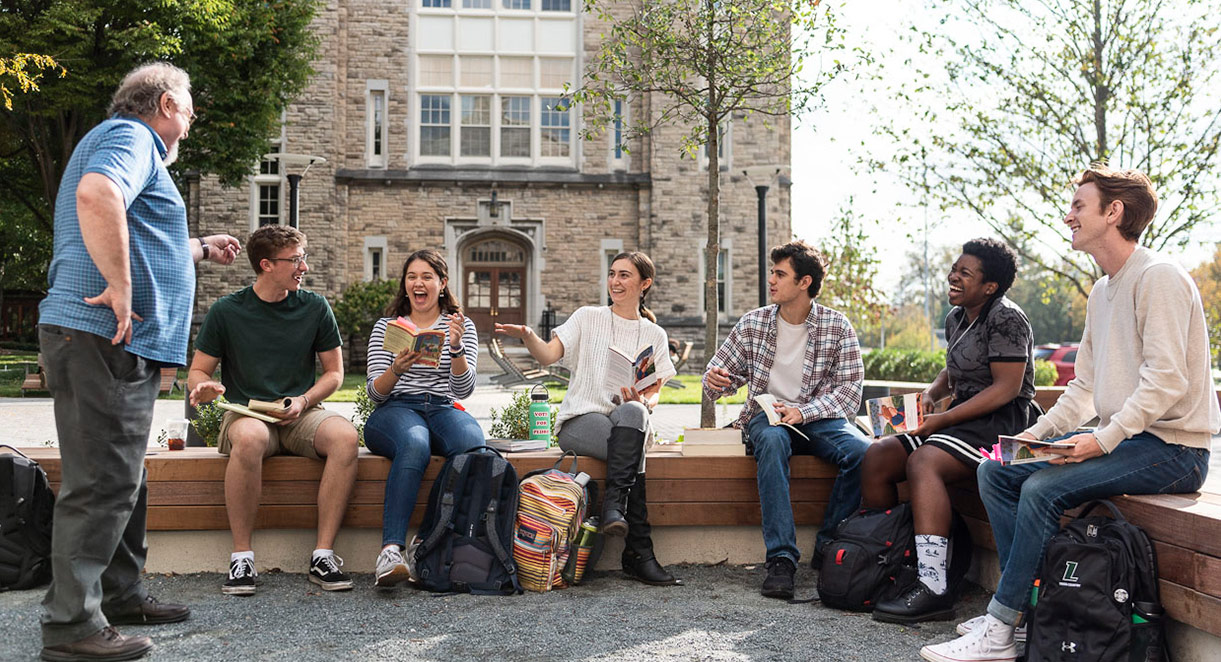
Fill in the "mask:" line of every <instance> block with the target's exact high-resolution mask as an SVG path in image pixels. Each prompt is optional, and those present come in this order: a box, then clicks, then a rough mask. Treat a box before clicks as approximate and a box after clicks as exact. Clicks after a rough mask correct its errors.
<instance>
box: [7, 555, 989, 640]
mask: <svg viewBox="0 0 1221 662" xmlns="http://www.w3.org/2000/svg"><path fill="white" fill-rule="evenodd" d="M671 570H672V571H674V572H676V573H677V574H678V575H680V576H681V577H683V578H684V579H685V581H686V582H687V585H686V586H681V587H667V588H655V587H648V586H644V585H643V584H638V583H636V582H631V581H627V580H624V579H622V578H621V576H620V575H619V573H617V572H603V573H597V574H596V575H595V576H594V578H593V580H592V581H590V582H589V583H587V584H586V585H583V586H580V587H577V588H573V589H568V590H564V591H555V592H552V593H548V594H541V593H527V594H525V595H522V596H515V597H486V596H471V595H445V596H436V595H432V594H428V593H423V592H420V591H416V590H413V589H411V588H400V589H397V590H396V591H393V592H379V591H376V590H374V589H373V588H372V578H371V577H370V576H369V575H357V576H356V581H357V587H356V589H355V590H353V591H351V592H347V593H326V592H324V591H321V590H318V589H317V587H316V586H314V585H313V584H310V583H308V582H307V581H306V579H305V576H304V575H300V574H288V573H280V572H270V573H264V574H263V575H261V576H260V579H261V581H262V585H261V586H260V587H259V592H258V594H257V595H255V596H253V597H249V598H244V597H233V596H224V595H222V594H221V592H220V585H221V583H222V582H223V581H224V580H223V578H222V577H221V576H220V575H216V574H197V575H179V576H150V577H149V578H148V586H149V589H150V590H151V592H152V593H153V594H154V595H157V596H158V597H161V598H163V599H165V600H167V601H181V602H185V603H187V604H189V605H191V607H192V610H193V613H192V616H191V618H190V619H189V620H187V621H185V622H183V623H175V624H171V625H161V626H143V627H135V626H126V627H124V628H122V630H123V631H124V632H126V633H129V634H135V633H139V634H147V635H150V636H152V637H153V638H154V640H155V641H156V644H157V647H156V649H155V650H154V651H153V653H152V654H151V655H150V656H148V658H146V659H149V660H202V661H210V662H211V661H220V660H265V661H281V660H282V661H284V662H306V661H309V660H476V659H481V660H573V659H582V660H585V659H590V660H628V661H630V660H675V661H677V660H715V661H730V660H793V659H802V660H828V661H832V660H834V661H850V660H860V661H874V660H878V661H881V660H916V659H918V652H917V651H918V650H919V647H920V646H922V645H924V644H926V643H929V642H939V641H945V640H947V639H949V638H951V636H952V633H953V628H954V621H947V622H941V623H931V624H926V625H924V626H921V627H903V626H896V625H887V624H883V623H876V622H874V621H872V620H870V619H869V616H868V615H867V614H854V613H848V612H841V611H836V610H833V609H828V608H826V607H823V606H821V605H818V604H786V603H784V602H781V601H778V600H772V599H768V598H764V597H762V596H760V595H759V593H758V587H759V584H760V583H761V582H762V581H763V577H764V574H765V573H764V569H763V567H762V566H677V567H674V568H671ZM814 576H815V573H814V572H813V571H812V570H810V569H809V568H808V567H807V568H802V569H800V570H799V571H798V576H797V586H798V589H797V593H798V597H808V596H809V595H812V594H813V593H814V583H815V582H814ZM968 591H969V592H968V594H967V595H966V597H965V598H964V599H963V601H962V602H961V603H960V605H959V615H960V616H961V617H962V618H964V619H965V618H968V617H971V616H975V615H977V614H979V613H982V611H983V608H984V607H985V606H986V604H987V594H986V593H984V592H983V591H981V590H980V589H978V588H976V587H973V586H972V587H970V588H969V589H968ZM42 595H43V592H42V590H32V591H20V592H10V593H0V623H5V624H6V627H3V628H0V659H2V660H4V661H5V662H9V661H24V660H35V659H36V658H37V655H38V651H39V648H40V646H41V640H40V637H39V629H38V614H39V602H40V601H41V599H42Z"/></svg>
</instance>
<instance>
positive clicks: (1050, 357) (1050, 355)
mask: <svg viewBox="0 0 1221 662" xmlns="http://www.w3.org/2000/svg"><path fill="white" fill-rule="evenodd" d="M1080 346H1081V344H1080V343H1075V342H1066V343H1050V344H1047V345H1039V346H1038V347H1035V348H1034V358H1035V360H1036V361H1037V360H1040V359H1042V360H1044V361H1051V363H1052V365H1054V366H1056V386H1064V385H1065V384H1067V383H1069V381H1071V380H1072V378H1073V377H1076V376H1077V371H1076V368H1075V366H1076V363H1077V348H1078V347H1080Z"/></svg>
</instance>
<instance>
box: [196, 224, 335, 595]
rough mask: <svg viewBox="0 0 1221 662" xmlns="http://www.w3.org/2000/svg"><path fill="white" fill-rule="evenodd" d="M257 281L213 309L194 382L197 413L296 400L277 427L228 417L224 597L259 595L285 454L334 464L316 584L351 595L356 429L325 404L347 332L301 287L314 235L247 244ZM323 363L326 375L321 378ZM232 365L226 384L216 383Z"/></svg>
mask: <svg viewBox="0 0 1221 662" xmlns="http://www.w3.org/2000/svg"><path fill="white" fill-rule="evenodd" d="M246 251H247V253H248V254H249V256H250V264H251V266H253V267H254V272H255V274H256V277H255V281H254V284H253V285H251V286H249V287H246V288H244V289H241V290H238V291H237V292H234V293H233V294H230V295H228V296H225V297H222V298H221V299H219V300H218V301H217V302H216V303H215V304H213V305H212V308H211V309H210V310H209V311H208V315H207V317H205V318H204V321H203V325H202V326H201V327H200V328H199V335H198V336H197V337H196V338H195V357H194V359H193V360H192V362H191V371H190V374H189V375H188V377H187V382H188V388H189V389H190V400H191V404H192V405H198V404H200V403H204V402H211V401H212V400H214V399H216V397H217V396H218V395H221V394H222V393H223V394H225V396H226V399H227V400H229V401H230V402H233V403H236V404H241V405H245V404H247V402H248V401H249V400H251V399H255V400H268V401H277V400H280V401H282V400H285V399H287V400H288V402H289V406H288V407H287V410H286V411H283V412H270V414H269V415H271V416H274V417H275V418H279V419H280V420H279V421H278V422H276V423H274V424H272V423H265V422H263V421H261V420H258V419H256V418H251V417H248V416H243V415H241V414H237V413H235V412H232V411H227V412H225V415H224V418H223V419H222V421H221V427H220V435H219V443H218V445H219V446H220V452H221V454H223V455H228V456H229V464H228V467H227V468H226V470H225V508H226V510H227V511H228V513H229V529H230V531H231V532H232V534H233V554H232V556H231V557H230V561H229V579H228V581H226V582H225V585H224V587H223V588H222V591H223V592H224V593H226V594H230V595H252V594H253V593H254V588H255V576H256V573H255V566H254V552H253V551H252V547H251V536H252V533H253V531H254V522H255V517H256V515H257V514H258V509H259V497H260V495H261V493H262V487H263V458H266V457H270V456H272V455H277V454H289V455H300V456H304V457H312V458H314V459H320V460H322V461H323V462H325V466H324V468H323V470H322V480H321V481H320V483H319V485H318V542H317V549H315V550H314V553H313V555H312V556H311V558H310V567H309V579H310V581H311V582H313V583H315V584H318V585H319V586H321V587H322V588H323V589H326V590H328V591H341V590H347V589H350V588H352V580H351V579H350V578H349V577H348V576H347V575H346V574H344V573H343V571H342V570H341V569H340V566H342V565H343V560H342V559H340V558H338V557H336V556H335V552H334V551H333V547H334V542H335V536H336V535H337V534H338V532H339V525H340V523H341V522H342V521H343V513H344V510H345V509H346V508H347V503H348V496H349V495H350V494H351V492H352V486H353V484H354V483H355V480H356V451H357V443H356V439H357V437H356V429H355V428H354V427H352V424H351V423H350V422H349V421H348V420H347V419H346V418H344V417H343V416H342V415H340V414H338V413H336V412H332V411H327V410H325V409H323V408H322V407H321V406H320V405H321V402H322V401H323V400H325V399H326V398H327V397H329V396H330V395H331V394H332V393H334V392H335V391H336V390H337V389H338V388H339V386H340V384H342V383H343V359H342V356H341V353H340V338H339V327H338V326H337V325H336V323H335V315H334V314H333V313H332V312H331V307H330V305H329V304H327V301H326V299H325V298H323V297H322V296H320V295H318V294H315V293H313V292H310V291H308V290H303V289H301V279H302V277H303V276H304V275H305V272H307V271H309V266H308V265H307V264H306V253H305V235H304V234H302V233H301V232H300V231H299V230H297V229H296V228H293V227H289V226H283V225H267V226H264V227H261V228H259V229H258V230H256V231H255V232H254V233H253V234H251V235H250V239H249V240H248V242H247V245H246ZM315 356H316V357H317V361H318V362H319V363H321V364H322V375H321V376H320V377H317V378H316V379H315ZM218 364H223V366H224V367H223V370H222V371H221V381H220V382H217V381H215V379H214V378H213V374H214V373H215V371H216V367H217V365H218Z"/></svg>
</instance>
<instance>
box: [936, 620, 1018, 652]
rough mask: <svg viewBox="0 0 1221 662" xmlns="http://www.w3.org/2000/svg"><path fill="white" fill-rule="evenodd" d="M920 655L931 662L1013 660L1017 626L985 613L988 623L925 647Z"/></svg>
mask: <svg viewBox="0 0 1221 662" xmlns="http://www.w3.org/2000/svg"><path fill="white" fill-rule="evenodd" d="M920 657H921V658H923V659H925V660H929V662H1013V661H1014V660H1015V659H1017V645H1016V644H1015V643H1014V641H1013V626H1010V625H1005V624H1004V623H1001V622H1000V621H998V620H996V619H995V618H993V617H990V616H984V622H983V623H981V624H980V625H979V626H977V627H974V628H972V629H971V631H970V632H968V633H967V634H965V635H963V636H961V637H959V638H957V639H955V640H953V641H947V642H945V643H944V644H936V645H933V646H925V647H924V648H921V649H920Z"/></svg>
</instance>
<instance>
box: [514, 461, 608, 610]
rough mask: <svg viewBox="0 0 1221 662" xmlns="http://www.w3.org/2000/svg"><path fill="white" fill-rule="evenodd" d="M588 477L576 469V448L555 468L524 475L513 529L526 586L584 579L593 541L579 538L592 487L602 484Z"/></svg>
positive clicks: (542, 586)
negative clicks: (581, 541)
mask: <svg viewBox="0 0 1221 662" xmlns="http://www.w3.org/2000/svg"><path fill="white" fill-rule="evenodd" d="M569 455H571V456H572V465H571V467H570V468H569V470H568V471H564V470H563V469H561V468H560V465H561V464H563V462H564V458H566V457H568V456H569ZM578 476H581V478H580V479H578ZM588 479H589V476H587V475H584V474H579V473H578V472H577V455H576V453H574V452H572V451H568V452H566V453H564V455H563V456H561V457H560V459H559V460H557V461H556V463H555V466H553V467H551V468H550V469H540V470H538V471H532V472H530V473H528V474H526V475H525V477H524V478H522V480H521V483H520V485H519V486H518V499H517V526H516V529H515V530H514V535H513V560H514V561H515V562H516V564H517V578H518V581H519V582H520V583H521V586H522V588H525V589H529V590H531V591H550V590H551V589H553V588H567V587H568V586H571V585H573V584H578V583H580V581H581V578H582V576H583V575H584V571H585V567H586V564H587V563H588V562H589V556H590V553H591V552H592V546H584V547H581V546H579V545H578V544H577V543H578V538H579V536H580V532H581V523H582V522H583V521H585V513H586V511H587V510H588V509H589V508H590V507H591V506H592V505H593V504H592V501H593V498H594V497H595V496H596V495H595V494H594V493H593V492H592V491H591V488H592V489H593V490H596V489H597V488H596V484H595V483H590V482H588ZM582 483H584V484H582Z"/></svg>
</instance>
